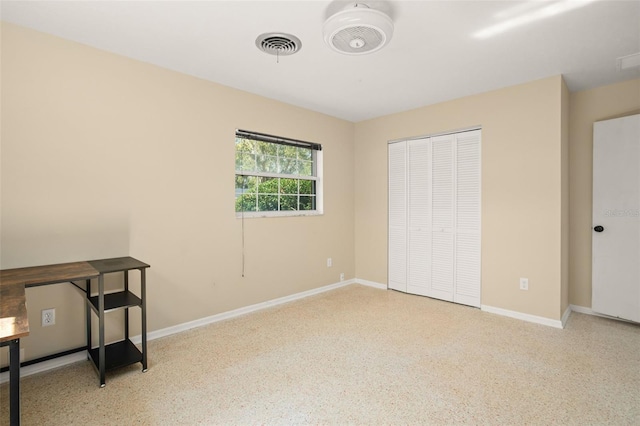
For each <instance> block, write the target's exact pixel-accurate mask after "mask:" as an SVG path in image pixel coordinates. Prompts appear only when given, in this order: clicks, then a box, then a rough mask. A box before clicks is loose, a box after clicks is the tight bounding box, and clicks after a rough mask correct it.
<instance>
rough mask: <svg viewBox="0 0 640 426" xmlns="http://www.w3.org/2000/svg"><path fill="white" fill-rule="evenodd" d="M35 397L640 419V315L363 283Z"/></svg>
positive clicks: (156, 348)
mask: <svg viewBox="0 0 640 426" xmlns="http://www.w3.org/2000/svg"><path fill="white" fill-rule="evenodd" d="M0 391H1V392H2V404H1V413H0V415H1V416H2V417H1V419H2V424H7V423H8V412H7V405H8V401H7V399H8V398H7V394H8V392H7V391H8V389H7V385H6V384H5V385H2V386H1V387H0ZM22 404H23V409H22V419H23V424H25V425H68V424H78V425H103V424H104V425H107V424H108V425H125V424H126V425H129V424H141V425H143V424H144V425H146V424H148V425H157V424H158V425H160V424H161V425H165V424H166V425H175V424H202V425H234V424H238V425H249V424H276V425H278V424H282V425H289V424H436V425H450V424H488V425H525V424H529V425H550V424H563V425H564V424H575V425H604V424H611V425H640V326H638V325H632V324H628V323H624V322H618V321H612V320H607V319H603V318H598V317H592V316H587V315H582V314H576V313H573V314H572V315H571V317H570V318H569V321H568V323H567V327H566V328H565V329H564V330H558V329H554V328H550V327H546V326H542V325H536V324H531V323H527V322H523V321H518V320H514V319H510V318H506V317H501V316H497V315H493V314H489V313H486V312H481V311H480V310H478V309H474V308H469V307H465V306H460V305H454V304H451V303H446V302H440V301H436V300H432V299H428V298H423V297H418V296H410V295H405V294H401V293H397V292H393V291H384V290H378V289H373V288H369V287H364V286H360V285H350V286H348V287H344V288H340V289H337V290H333V291H331V292H327V293H324V294H321V295H318V296H314V297H311V298H308V299H304V300H301V301H297V302H293V303H289V304H287V305H283V306H280V307H276V308H272V309H269V310H265V311H261V312H258V313H254V314H250V315H246V316H243V317H240V318H236V319H233V320H228V321H225V322H221V323H217V324H212V325H209V326H205V327H201V328H198V329H194V330H191V331H187V332H184V333H181V334H179V335H173V336H170V337H166V338H163V339H158V340H154V341H151V342H149V371H148V372H147V373H144V374H143V373H141V372H140V367H139V365H135V366H130V367H126V368H124V369H120V370H115V371H113V372H110V373H108V374H107V386H106V387H105V388H103V389H100V388H99V387H98V383H97V376H96V374H95V372H94V370H93V368H92V367H91V366H90V364H89V362H88V361H87V362H80V363H76V364H73V365H70V366H67V367H63V368H60V369H57V370H54V371H49V372H46V373H41V374H38V375H34V376H29V377H26V378H24V379H23V380H22Z"/></svg>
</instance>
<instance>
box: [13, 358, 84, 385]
mask: <svg viewBox="0 0 640 426" xmlns="http://www.w3.org/2000/svg"><path fill="white" fill-rule="evenodd" d="M86 360H87V351H82V352H76V353H74V354H70V355H65V356H61V357H60V358H54V359H50V360H48V361H42V362H39V363H37V364H32V365H27V366H26V367H20V377H26V376H31V375H32V374H37V373H42V372H43V371H47V370H53V369H54V368H58V367H64V366H65V365H69V364H73V363H74V362H78V361H86ZM8 381H9V372H8V371H5V372H4V373H0V383H5V382H8Z"/></svg>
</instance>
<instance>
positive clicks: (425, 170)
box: [407, 138, 431, 296]
mask: <svg viewBox="0 0 640 426" xmlns="http://www.w3.org/2000/svg"><path fill="white" fill-rule="evenodd" d="M407 163H408V166H409V167H408V174H407V177H408V183H407V189H408V194H407V215H408V256H407V257H408V272H407V273H408V280H407V292H408V293H413V294H420V295H423V296H428V295H429V289H430V287H431V270H430V263H431V262H430V259H431V244H430V241H431V229H430V228H431V169H430V167H429V166H428V165H429V164H430V163H431V144H430V142H429V139H428V138H426V139H417V140H412V141H409V142H408V153H407Z"/></svg>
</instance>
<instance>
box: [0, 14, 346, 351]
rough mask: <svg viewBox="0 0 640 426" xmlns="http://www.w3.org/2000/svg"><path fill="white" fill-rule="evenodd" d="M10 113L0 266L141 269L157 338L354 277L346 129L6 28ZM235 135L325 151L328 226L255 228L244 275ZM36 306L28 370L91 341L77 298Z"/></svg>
mask: <svg viewBox="0 0 640 426" xmlns="http://www.w3.org/2000/svg"><path fill="white" fill-rule="evenodd" d="M1 103H2V130H1V132H2V133H1V137H2V145H1V154H2V163H1V166H2V169H1V179H2V206H1V209H2V210H1V218H2V223H1V225H2V228H1V234H0V244H1V248H2V251H1V254H0V263H1V267H2V268H12V267H20V266H29V265H38V264H47V263H57V262H66V261H75V260H89V259H95V258H102V257H111V256H122V255H131V256H134V257H136V258H139V259H141V260H143V261H145V262H147V263H149V264H150V265H151V269H150V271H149V274H148V283H149V284H148V321H149V328H150V330H158V329H162V328H165V327H169V326H174V325H177V324H181V323H184V322H187V321H191V320H196V319H200V318H203V317H207V316H210V315H214V314H216V313H220V312H225V311H229V310H232V309H235V308H239V307H243V306H247V305H251V304H255V303H259V302H263V301H266V300H271V299H274V298H278V297H281V296H286V295H290V294H294V293H298V292H301V291H305V290H310V289H313V288H317V287H320V286H324V285H328V284H332V283H336V282H338V281H339V275H340V273H341V272H344V273H345V275H346V279H350V278H353V277H354V243H353V242H354V235H353V229H354V200H353V192H354V187H353V182H354V177H353V164H354V148H353V139H354V124H353V123H350V122H347V121H342V120H338V119H335V118H332V117H329V116H326V115H322V114H318V113H315V112H311V111H307V110H303V109H300V108H297V107H293V106H290V105H286V104H283V103H279V102H276V101H273V100H269V99H266V98H262V97H259V96H256V95H252V94H249V93H246V92H241V91H238V90H234V89H231V88H228V87H224V86H221V85H218V84H214V83H210V82H207V81H204V80H200V79H197V78H193V77H190V76H186V75H183V74H179V73H175V72H172V71H168V70H166V69H161V68H158V67H155V66H152V65H149V64H145V63H142V62H138V61H134V60H130V59H127V58H124V57H121V56H117V55H114V54H110V53H107V52H104V51H100V50H96V49H93V48H90V47H87V46H83V45H80V44H77V43H72V42H69V41H65V40H62V39H59V38H56V37H52V36H49V35H45V34H42V33H38V32H34V31H31V30H28V29H24V28H20V27H17V26H13V25H9V24H6V23H4V24H2V98H1ZM236 128H242V129H249V130H255V131H260V132H265V133H271V134H277V135H283V136H288V137H293V138H297V139H303V140H310V141H314V142H319V143H321V144H322V145H323V148H324V150H323V152H324V176H325V180H324V188H325V193H324V194H325V197H324V215H322V216H317V217H295V218H263V219H247V220H246V221H245V238H244V241H245V251H246V261H245V265H246V274H245V277H244V278H243V277H242V276H241V261H242V257H241V254H242V247H241V243H242V223H241V221H240V220H239V219H236V217H235V212H234V131H235V129H236ZM327 257H332V258H333V267H332V268H327V266H326V259H327ZM27 297H28V307H29V321H30V324H31V330H32V336H30V337H27V338H25V339H24V340H23V347H24V348H25V349H26V357H27V359H32V358H36V357H39V356H43V355H46V354H48V353H53V352H58V351H60V350H63V349H68V348H70V347H76V346H80V345H82V344H83V338H84V331H83V330H84V325H83V324H84V323H83V318H84V317H83V315H84V304H83V302H82V296H81V293H80V292H78V291H76V290H74V289H73V287H71V286H70V285H66V284H63V285H58V286H48V287H41V288H34V289H29V290H28V296H27ZM51 307H55V308H56V314H57V317H56V321H57V324H56V325H55V326H51V327H46V328H42V327H40V311H41V309H44V308H51ZM135 311H136V310H134V314H133V315H132V317H133V318H134V319H137V318H138V315H136V313H135ZM109 321H112V322H116V323H117V322H118V321H121V319H120V318H118V314H113V317H112V318H109ZM136 333H139V327H138V321H135V323H134V329H133V334H136ZM111 337H112V338H116V337H117V336H111ZM108 339H109V337H108Z"/></svg>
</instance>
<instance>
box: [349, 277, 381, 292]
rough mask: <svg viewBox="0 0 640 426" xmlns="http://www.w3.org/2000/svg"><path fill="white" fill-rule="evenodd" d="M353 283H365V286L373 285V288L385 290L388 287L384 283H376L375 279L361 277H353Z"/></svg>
mask: <svg viewBox="0 0 640 426" xmlns="http://www.w3.org/2000/svg"><path fill="white" fill-rule="evenodd" d="M355 283H356V284H362V285H366V286H369V287H373V288H378V289H380V290H387V289H388V287H387V285H386V284H381V283H377V282H375V281H368V280H363V279H361V278H356V279H355Z"/></svg>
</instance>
